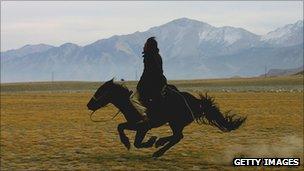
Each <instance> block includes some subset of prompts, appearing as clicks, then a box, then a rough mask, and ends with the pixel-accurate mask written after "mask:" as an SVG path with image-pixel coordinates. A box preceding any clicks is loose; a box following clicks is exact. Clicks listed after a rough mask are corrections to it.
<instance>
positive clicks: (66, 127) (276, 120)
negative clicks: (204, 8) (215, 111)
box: [1, 92, 303, 170]
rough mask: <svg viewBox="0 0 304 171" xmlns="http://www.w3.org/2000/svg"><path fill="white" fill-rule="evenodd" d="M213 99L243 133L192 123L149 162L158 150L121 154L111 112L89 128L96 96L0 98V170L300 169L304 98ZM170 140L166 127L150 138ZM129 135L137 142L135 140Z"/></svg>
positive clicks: (252, 95)
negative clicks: (296, 164)
mask: <svg viewBox="0 0 304 171" xmlns="http://www.w3.org/2000/svg"><path fill="white" fill-rule="evenodd" d="M209 94H210V95H212V96H215V97H216V100H217V102H218V104H219V105H220V107H221V108H222V109H223V110H228V109H233V110H234V111H235V112H238V113H240V114H241V115H247V116H248V119H247V122H246V123H245V125H244V126H243V127H241V128H240V129H239V130H236V131H234V132H231V133H221V132H219V131H218V130H217V129H216V128H213V127H211V126H208V125H202V126H199V125H197V124H194V123H192V124H191V125H190V126H188V127H186V129H185V130H184V139H183V140H182V141H181V142H180V143H179V144H177V145H176V146H175V147H173V148H172V149H171V150H170V151H168V152H167V153H166V154H165V156H164V157H162V158H160V159H157V160H154V159H152V158H151V155H152V153H153V152H154V151H155V150H156V149H155V148H150V149H135V148H134V147H132V148H131V150H130V151H127V150H126V149H125V148H124V147H123V145H122V144H121V143H120V142H119V139H118V134H117V131H116V126H117V124H118V123H120V122H122V121H123V120H124V119H123V118H122V116H118V117H117V118H115V119H114V120H111V117H112V115H113V114H114V113H115V112H116V111H117V109H115V108H114V107H113V106H109V107H107V108H104V109H102V110H100V111H98V112H97V113H96V119H101V120H103V121H104V122H101V123H94V122H91V121H90V120H89V117H88V111H87V110H86V103H87V102H88V100H89V98H90V97H91V95H92V93H89V92H78V93H54V92H53V93H47V92H36V93H35V92H32V93H4V94H1V170H42V169H51V170H204V169H208V170H232V169H235V168H234V167H232V166H231V160H232V158H233V157H235V156H246V157H262V156H268V157H301V163H303V156H302V155H303V94H302V92H293V93H290V92H279V93H275V92H231V93H225V92H210V93H209ZM169 134H171V132H170V130H169V128H168V126H163V127H161V128H158V129H155V130H152V131H151V132H150V133H149V135H148V137H149V136H151V135H157V136H158V137H162V136H166V135H169ZM127 135H128V136H129V137H130V139H131V141H133V139H134V133H133V132H127ZM301 167H302V166H301ZM302 168H303V167H302ZM302 168H294V169H296V170H301V169H302ZM238 169H242V170H252V169H254V170H257V169H258V170H261V169H274V168H260V167H254V168H238ZM276 169H280V168H276ZM281 169H282V170H286V169H288V168H281Z"/></svg>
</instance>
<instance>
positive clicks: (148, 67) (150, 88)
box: [137, 37, 167, 108]
mask: <svg viewBox="0 0 304 171" xmlns="http://www.w3.org/2000/svg"><path fill="white" fill-rule="evenodd" d="M142 53H143V58H144V71H143V74H142V76H141V77H140V80H139V82H138V84H137V91H138V93H139V100H140V102H141V103H142V104H143V105H144V106H145V107H147V108H153V106H155V105H158V104H159V103H160V102H161V99H162V92H163V91H164V88H165V86H166V85H167V79H166V77H165V76H164V75H163V66H162V65H163V63H162V58H161V56H160V55H159V49H158V48H157V41H156V40H155V38H154V37H150V38H149V39H147V41H146V43H145V46H144V48H143V52H142Z"/></svg>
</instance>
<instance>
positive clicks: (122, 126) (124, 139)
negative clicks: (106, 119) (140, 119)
mask: <svg viewBox="0 0 304 171" xmlns="http://www.w3.org/2000/svg"><path fill="white" fill-rule="evenodd" d="M125 129H128V130H134V129H132V127H131V126H130V123H128V122H125V123H121V124H119V125H118V126H117V130H118V134H119V138H120V142H122V143H123V145H125V147H126V148H127V149H128V150H129V149H130V146H131V144H130V141H129V138H128V137H127V136H126V134H125V133H124V130H125Z"/></svg>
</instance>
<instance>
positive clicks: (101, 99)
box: [87, 79, 132, 111]
mask: <svg viewBox="0 0 304 171" xmlns="http://www.w3.org/2000/svg"><path fill="white" fill-rule="evenodd" d="M131 94H132V91H129V90H128V89H127V88H125V87H123V86H122V85H119V84H116V83H114V82H113V79H112V80H110V81H107V82H105V83H104V84H103V85H101V86H100V87H99V88H98V89H97V91H96V92H95V94H94V95H93V97H92V98H91V100H90V101H89V103H88V104H87V107H88V109H89V110H93V111H96V110H98V109H100V108H102V107H104V106H106V105H107V104H109V103H113V104H116V103H119V102H120V101H122V100H125V99H126V98H129V97H130V95H131Z"/></svg>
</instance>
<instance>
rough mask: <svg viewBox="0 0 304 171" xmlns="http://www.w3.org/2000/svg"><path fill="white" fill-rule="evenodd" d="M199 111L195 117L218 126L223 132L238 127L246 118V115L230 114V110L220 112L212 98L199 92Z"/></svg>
mask: <svg viewBox="0 0 304 171" xmlns="http://www.w3.org/2000/svg"><path fill="white" fill-rule="evenodd" d="M200 101H201V106H200V107H201V109H200V110H201V111H200V113H201V114H200V115H199V116H198V117H197V118H196V119H197V121H201V122H203V123H206V124H210V125H212V126H215V127H218V128H219V129H220V130H221V131H223V132H229V131H232V130H235V129H238V128H239V127H240V126H241V125H242V124H243V123H244V122H245V120H246V118H247V117H236V115H235V114H230V112H231V111H227V112H224V113H222V112H221V111H220V109H219V107H218V106H217V104H216V103H215V102H214V98H212V97H211V96H208V95H207V93H206V94H205V95H203V94H200Z"/></svg>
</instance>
